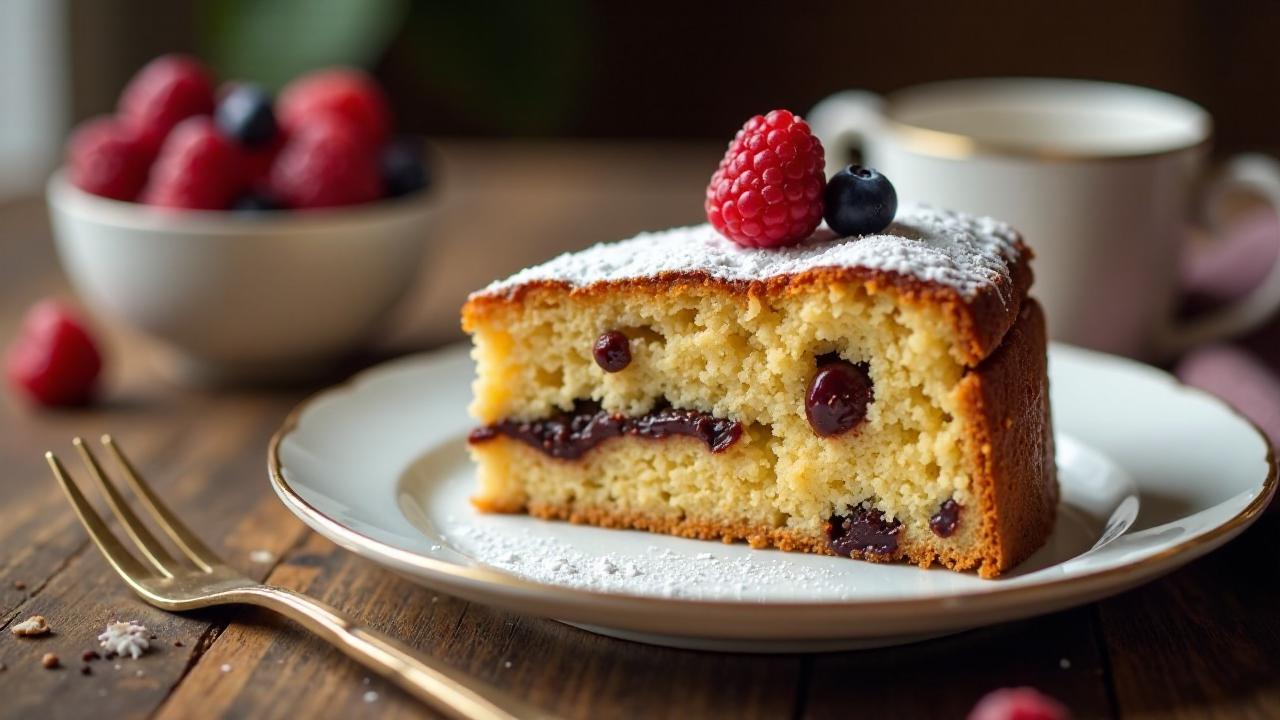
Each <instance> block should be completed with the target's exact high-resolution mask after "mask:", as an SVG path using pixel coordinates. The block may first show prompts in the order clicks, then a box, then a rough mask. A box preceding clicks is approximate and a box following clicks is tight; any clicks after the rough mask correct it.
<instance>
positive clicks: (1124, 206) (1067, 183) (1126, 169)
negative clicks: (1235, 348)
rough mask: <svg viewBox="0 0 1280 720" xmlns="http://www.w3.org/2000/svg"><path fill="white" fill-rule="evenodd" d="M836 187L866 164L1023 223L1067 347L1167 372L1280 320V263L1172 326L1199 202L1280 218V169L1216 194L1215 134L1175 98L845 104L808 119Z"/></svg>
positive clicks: (980, 95)
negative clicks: (1235, 196) (1147, 362)
mask: <svg viewBox="0 0 1280 720" xmlns="http://www.w3.org/2000/svg"><path fill="white" fill-rule="evenodd" d="M807 119H808V121H809V123H810V125H811V126H812V127H813V129H814V132H815V133H816V134H817V135H818V137H819V138H821V140H822V141H823V144H824V145H825V146H826V148H827V159H828V167H827V172H828V174H830V173H834V172H836V171H837V170H839V169H840V168H841V167H843V166H844V165H845V164H847V159H848V158H849V156H850V153H851V150H853V149H855V148H858V149H861V151H862V155H863V158H864V162H863V164H865V165H868V166H871V167H875V168H877V169H879V170H880V171H881V172H883V173H884V174H885V175H886V176H887V177H888V178H889V180H890V181H891V182H892V183H893V184H894V186H895V187H896V188H897V191H898V196H899V198H900V199H903V200H913V201H919V202H925V203H929V204H932V205H938V206H942V207H950V208H954V209H957V210H964V211H968V212H973V213H977V214H981V215H991V216H994V217H997V218H1000V219H1002V220H1006V221H1008V222H1010V223H1011V224H1013V226H1014V227H1016V228H1018V230H1019V231H1020V232H1021V233H1022V234H1023V236H1024V238H1025V239H1026V241H1027V243H1028V244H1029V245H1030V246H1031V247H1032V249H1033V250H1034V251H1035V254H1036V261H1035V264H1034V268H1035V273H1036V286H1035V293H1036V295H1037V296H1038V297H1039V298H1040V299H1041V301H1042V302H1043V303H1044V305H1045V308H1046V311H1047V313H1048V316H1049V331H1050V334H1051V335H1052V336H1053V337H1054V338H1056V339H1059V340H1064V341H1067V342H1071V343H1076V344H1079V345H1085V346H1088V347H1093V348H1096V349H1100V350H1105V351H1108V352H1114V353H1119V354H1123V355H1129V356H1133V357H1140V358H1148V359H1156V358H1164V357H1168V356H1170V355H1173V354H1175V353H1177V352H1180V351H1182V350H1185V349H1186V348H1188V347H1190V346H1191V345H1194V344H1197V343H1200V342H1203V341H1206V340H1211V339H1216V338H1221V337H1226V336H1230V335H1234V334H1238V333H1241V332H1244V331H1246V330H1248V329H1249V328H1252V327H1254V326H1255V325H1257V324H1259V323H1261V322H1262V321H1264V320H1266V319H1267V318H1268V317H1269V316H1270V315H1271V314H1272V312H1273V311H1274V310H1275V309H1276V308H1277V306H1280V263H1277V265H1276V266H1275V267H1273V268H1272V269H1271V271H1270V273H1269V274H1268V276H1267V278H1266V280H1265V281H1263V283H1262V284H1261V285H1259V286H1258V287H1257V288H1255V289H1254V290H1253V291H1252V292H1251V293H1249V294H1248V295H1246V296H1245V297H1243V298H1241V299H1240V300H1238V301H1236V302H1234V303H1231V304H1230V305H1228V306H1226V307H1223V308H1221V309H1219V310H1217V311H1216V312H1214V313H1211V314H1209V315H1208V316H1206V317H1203V318H1199V319H1197V320H1195V321H1192V322H1187V323H1177V322H1175V321H1174V320H1173V314H1172V313H1173V304H1174V300H1175V298H1176V296H1177V291H1178V277H1177V275H1178V260H1179V257H1180V254H1181V251H1182V244H1183V241H1184V240H1185V239H1186V237H1187V236H1188V229H1189V226H1190V223H1191V218H1192V217H1193V215H1194V212H1193V211H1194V210H1195V209H1196V201H1197V200H1199V201H1200V202H1202V203H1204V206H1203V207H1204V209H1205V210H1206V211H1207V212H1206V214H1205V216H1206V217H1207V219H1208V220H1209V221H1210V222H1213V221H1214V220H1215V218H1216V216H1217V214H1218V213H1217V212H1216V211H1217V210H1218V209H1219V208H1220V206H1221V204H1222V203H1221V200H1222V198H1223V197H1224V196H1226V195H1227V194H1229V193H1231V192H1236V191H1240V190H1246V191H1250V192H1253V193H1255V194H1257V195H1258V196H1260V197H1261V198H1263V199H1264V200H1266V201H1267V202H1269V203H1270V204H1271V205H1272V206H1273V207H1276V208H1277V209H1278V210H1280V164H1277V163H1276V162H1275V161H1274V160H1272V159H1270V158H1267V157H1263V156H1258V155H1241V156H1238V157H1235V158H1233V159H1231V160H1230V161H1229V162H1227V163H1226V165H1225V166H1224V168H1223V172H1222V173H1220V174H1219V175H1218V176H1217V177H1216V178H1214V179H1213V180H1211V181H1209V182H1208V183H1204V184H1202V183H1201V182H1200V181H1201V180H1202V178H1203V171H1204V162H1205V158H1206V155H1207V150H1208V146H1209V139H1210V136H1211V130H1212V121H1211V118H1210V117H1209V114H1208V113H1207V112H1205V110H1204V109H1203V108H1201V107H1199V106H1197V105H1195V104H1194V103H1192V102H1190V101H1188V100H1184V99H1182V98H1179V97H1175V96H1173V95H1169V94H1166V93H1162V92H1158V91H1155V90H1150V89H1146V88H1139V87H1133V86H1128V85H1116V84H1112V83H1102V82H1092V81H1083V80H1058V79H1038V78H991V79H976V80H957V81H948V82H939V83H931V84H927V85H920V86H916V87H911V88H907V89H905V90H900V91H897V92H894V93H892V94H890V95H888V96H887V97H880V96H878V95H875V94H872V93H869V92H863V91H856V90H853V91H846V92H841V93H838V94H836V95H832V96H831V97H829V98H827V99H826V100H823V101H822V102H821V103H819V104H818V105H817V106H816V107H814V108H813V110H812V111H811V112H810V113H809V114H808V116H807Z"/></svg>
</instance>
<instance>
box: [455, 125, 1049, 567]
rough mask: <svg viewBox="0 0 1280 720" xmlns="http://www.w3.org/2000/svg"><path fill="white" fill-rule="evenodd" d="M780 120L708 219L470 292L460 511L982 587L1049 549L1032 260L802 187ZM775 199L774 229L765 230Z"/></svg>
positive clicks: (1045, 435) (863, 180) (861, 176)
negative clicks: (899, 565) (952, 573)
mask: <svg viewBox="0 0 1280 720" xmlns="http://www.w3.org/2000/svg"><path fill="white" fill-rule="evenodd" d="M778 112H779V111H775V113H770V115H769V116H767V117H763V118H762V117H759V116H758V117H757V118H753V120H752V121H751V122H748V124H747V126H746V127H744V129H743V132H742V133H739V136H738V138H736V139H735V141H734V145H731V146H730V152H729V153H728V154H727V155H726V161H725V162H724V163H722V164H721V167H720V169H719V170H717V173H716V176H713V179H712V184H711V187H709V188H708V193H707V206H708V217H709V219H710V222H709V223H708V224H704V225H699V226H694V227H685V228H677V229H673V230H667V231H663V232H657V233H646V234H642V235H639V236H637V237H634V238H631V239H630V240H625V241H622V242H618V243H612V244H602V245H597V246H595V247H592V248H589V249H587V250H584V251H581V252H577V253H572V254H568V255H563V256H561V257H558V258H556V259H554V260H552V261H550V262H547V263H545V264H543V265H539V266H537V267H533V268H529V269H527V270H524V271H522V272H520V273H517V274H516V275H514V276H512V277H510V278H508V279H506V280H502V281H499V282H496V283H494V284H492V285H490V286H489V287H487V288H485V289H484V290H481V291H479V292H477V293H475V294H473V295H472V296H471V297H470V298H469V300H468V301H467V303H466V305H465V306H464V308H463V312H462V318H463V326H464V328H465V329H466V330H467V331H468V332H469V333H471V334H472V336H473V340H474V350H473V356H474V358H475V361H476V368H477V378H476V381H475V384H474V390H475V399H474V402H473V403H472V405H471V411H472V413H473V414H474V416H475V417H476V418H477V419H478V420H479V422H480V426H479V427H478V428H477V429H476V430H475V431H473V432H472V434H471V436H470V438H469V443H468V445H469V449H470V452H471V454H472V456H473V458H474V459H475V461H476V463H477V465H478V477H479V486H478V488H477V491H476V493H475V495H474V497H473V502H474V504H475V505H476V506H477V507H478V508H479V509H481V510H483V511H489V512H504V513H521V512H527V513H530V514H532V515H535V516H537V517H541V518H547V519H562V520H569V521H572V522H580V523H591V524H594V525H600V526H604V527H614V528H635V529H642V530H650V531H654V532H662V533H670V534H674V535H680V536H684V537H690V538H702V539H719V540H724V541H726V542H731V541H746V542H748V543H750V544H751V545H752V546H753V547H775V548H780V549H782V550H794V551H807V552H815V553H826V554H833V555H842V556H847V557H852V558H860V559H864V560H872V561H898V560H904V561H909V562H912V563H915V564H917V565H919V566H921V567H927V566H930V565H933V564H939V565H941V566H944V567H947V568H951V569H953V570H976V571H977V572H978V574H979V575H981V576H982V577H994V576H996V575H999V574H1000V573H1001V572H1002V571H1005V570H1007V569H1009V568H1010V567H1012V566H1014V565H1015V564H1017V563H1018V562H1020V561H1021V560H1023V559H1025V558H1026V557H1027V556H1028V555H1030V554H1031V553H1032V552H1034V551H1035V550H1036V549H1037V548H1038V547H1040V546H1041V545H1042V544H1043V543H1044V541H1045V539H1046V538H1047V536H1048V534H1049V532H1050V531H1051V529H1052V527H1053V523H1054V517H1055V513H1056V505H1057V499H1058V488H1057V481H1056V477H1055V470H1054V464H1053V441H1052V429H1051V427H1050V419H1049V396H1048V386H1047V376H1046V357H1045V349H1046V337H1045V329H1044V317H1043V314H1042V313H1041V310H1040V307H1039V305H1038V304H1037V303H1036V302H1035V300H1033V299H1031V298H1030V297H1028V295H1027V290H1028V288H1029V286H1030V285H1031V270H1030V267H1029V260H1030V257H1031V253H1030V251H1029V250H1028V249H1027V248H1026V246H1025V245H1024V244H1023V243H1022V241H1021V239H1020V238H1019V236H1018V235H1017V233H1015V232H1014V231H1013V230H1012V229H1011V228H1009V227H1008V226H1007V225H1005V224H1003V223H1001V222H998V221H996V220H993V219H990V218H980V217H973V216H969V215H965V214H962V213H958V212H952V211H946V210H940V209H935V208H931V207H928V206H923V205H906V206H904V207H902V208H900V209H899V208H897V202H896V198H895V197H891V196H892V188H891V186H888V183H887V181H884V180H883V178H882V176H879V175H878V174H877V173H875V172H874V171H865V170H862V169H860V168H850V169H849V170H847V171H845V172H844V173H841V175H848V177H844V178H843V179H841V177H840V176H836V177H833V178H832V181H831V183H830V184H827V183H825V182H824V183H821V184H819V186H818V187H817V189H816V193H815V192H813V189H812V188H810V187H808V186H807V183H809V181H810V180H812V177H810V176H807V175H805V173H804V172H800V171H799V170H797V169H796V168H795V167H793V166H792V165H789V164H788V162H789V161H790V160H792V159H793V158H799V159H800V160H803V161H805V162H804V163H803V164H804V167H803V168H801V170H805V171H808V170H810V169H811V163H809V162H808V160H809V157H806V155H808V156H812V155H817V156H818V157H819V158H821V146H820V144H818V143H817V141H816V140H812V141H811V142H807V143H806V142H805V141H804V140H803V138H802V137H801V135H802V134H803V135H805V136H807V132H808V128H807V126H804V125H803V121H802V120H800V119H799V118H796V117H794V116H792V115H790V114H789V113H787V114H786V116H785V117H782V118H778V117H777V113H778ZM782 112H785V111H782ZM753 123H755V127H754V128H753ZM779 128H781V130H782V134H781V138H780V139H779V134H778V133H776V132H773V131H774V130H778V129H779ZM797 128H799V130H797ZM800 131H803V133H801V132H800ZM753 132H756V134H759V135H762V136H764V142H760V141H753V140H752V139H751V138H752V133H753ZM797 138H800V139H799V140H797ZM752 142H755V144H756V146H757V150H755V151H754V154H753V155H752V157H749V158H747V162H745V163H743V162H738V161H737V160H736V158H737V157H738V155H739V154H740V153H736V152H735V147H736V146H744V147H747V148H750V147H751V146H750V143H752ZM779 142H791V143H792V145H793V147H791V148H789V149H784V150H783V151H776V148H777V145H778V143H779ZM759 147H766V148H767V149H768V148H772V149H774V150H775V152H774V157H772V158H770V157H763V158H762V157H761V155H762V153H761V151H760V150H759V149H758V148H759ZM748 152H753V151H751V150H749V149H748ZM770 161H772V162H773V163H774V166H775V167H781V168H782V173H781V180H779V182H780V183H781V187H780V190H781V192H780V193H773V192H771V191H769V190H768V189H767V188H769V187H770V186H769V184H768V183H769V182H770V180H769V178H770V174H769V172H768V171H769V169H770V165H769V162H770ZM821 167H822V164H821V163H820V162H819V163H818V164H817V165H816V169H817V172H818V174H819V175H818V177H821ZM752 173H754V175H752ZM744 174H746V175H749V177H748V178H747V181H746V182H740V181H741V179H742V177H743V175H744ZM774 178H775V179H778V174H776V173H775V174H774ZM792 181H795V182H799V183H800V184H802V185H806V186H805V187H803V188H801V189H800V190H799V191H796V189H795V188H794V187H789V186H788V185H787V182H792ZM726 185H727V189H726V192H724V193H720V192H719V188H721V187H723V186H726ZM885 187H887V188H888V190H887V191H886V190H885ZM833 188H835V189H834V190H833ZM751 192H754V193H756V194H757V195H758V196H761V197H757V198H756V199H755V200H752V199H751V198H746V199H745V200H744V199H743V198H744V195H745V194H746V193H751ZM824 196H825V199H824ZM770 197H773V198H780V199H779V200H778V201H777V202H770ZM842 198H846V199H847V198H853V200H852V202H854V203H855V204H856V207H853V208H850V207H847V206H845V205H847V202H849V201H848V200H846V199H842ZM876 200H879V201H882V202H880V203H879V206H878V205H877V202H876ZM756 201H759V202H761V203H763V205H764V207H763V208H762V209H759V211H757V212H751V211H752V210H753V208H752V207H751V205H752V203H753V202H756ZM788 203H791V205H788ZM824 203H825V206H824ZM777 204H782V205H783V212H782V213H781V216H782V217H783V224H784V225H786V227H784V229H783V231H781V232H778V231H770V229H769V227H768V216H767V215H765V213H767V212H768V211H769V209H770V208H771V207H773V206H774V205H777ZM795 204H806V207H804V208H801V209H795V207H793V205H795ZM713 205H714V206H715V207H714V213H713V208H712V206H713ZM815 205H816V206H817V207H818V211H817V216H816V218H815V217H814V214H813V207H814V206H815ZM744 208H745V209H746V210H747V211H748V212H746V213H744V212H743V209H744ZM886 208H887V210H886ZM895 211H896V212H895ZM824 214H825V215H826V217H827V224H826V225H822V226H818V222H819V221H820V220H821V218H822V217H823V215H824ZM776 216H777V214H776V213H775V217H776ZM754 218H761V220H760V222H759V223H756V225H753V224H752V223H753V222H754ZM877 218H879V219H877ZM890 219H892V221H891V222H890ZM885 223H889V224H888V225H887V227H885V226H884V225H885ZM775 224H776V223H775ZM757 225H762V226H757ZM850 226H857V228H855V229H852V230H851V229H850ZM832 228H836V229H835V230H833V229H832ZM850 232H854V233H857V234H853V235H850V236H848V237H841V235H846V234H848V233H850ZM745 233H751V235H750V236H749V239H750V240H751V242H740V241H739V240H737V239H735V238H734V235H735V234H739V235H742V234H745Z"/></svg>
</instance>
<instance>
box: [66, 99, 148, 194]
mask: <svg viewBox="0 0 1280 720" xmlns="http://www.w3.org/2000/svg"><path fill="white" fill-rule="evenodd" d="M151 158H152V154H151V153H150V152H148V151H147V150H146V149H145V148H144V147H143V145H142V143H141V142H139V139H138V136H137V135H136V134H135V133H134V132H133V131H132V130H130V129H129V128H127V127H125V126H124V125H122V124H121V123H120V122H119V121H117V120H116V119H115V118H110V117H100V118H94V119H92V120H87V121H85V122H84V123H81V125H80V126H79V127H77V128H76V129H75V131H74V132H73V133H71V138H70V139H69V140H68V141H67V177H68V179H69V180H70V181H71V184H72V185H75V186H76V187H78V188H80V189H81V190H84V191H85V192H89V193H93V194H94V195H101V196H102V197H108V198H113V199H116V200H133V199H134V198H136V197H137V196H138V193H139V192H141V191H142V186H143V185H145V184H146V182H147V172H148V170H149V169H150V167H151Z"/></svg>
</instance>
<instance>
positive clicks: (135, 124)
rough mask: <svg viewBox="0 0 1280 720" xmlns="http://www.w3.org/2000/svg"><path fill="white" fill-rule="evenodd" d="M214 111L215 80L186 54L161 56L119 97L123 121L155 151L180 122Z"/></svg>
mask: <svg viewBox="0 0 1280 720" xmlns="http://www.w3.org/2000/svg"><path fill="white" fill-rule="evenodd" d="M212 112H213V80H212V78H211V76H210V75H209V72H208V71H207V70H205V68H204V66H203V65H201V64H200V62H199V61H198V60H196V59H194V58H190V57H187V56H186V55H162V56H160V57H158V58H156V59H155V60H152V61H151V62H149V63H147V64H146V66H144V67H143V68H142V69H141V70H139V71H138V74H137V75H134V76H133V79H132V80H130V81H129V84H128V85H127V86H125V89H124V92H123V93H121V94H120V106H119V115H120V119H121V120H122V121H123V122H124V123H125V124H126V125H128V126H129V127H130V128H131V129H133V130H134V131H135V132H137V133H138V136H139V138H140V139H141V141H142V142H143V144H144V145H145V146H146V147H147V148H148V149H150V150H151V151H152V152H155V151H156V150H158V149H159V148H160V146H161V145H163V144H164V140H165V138H166V137H168V135H169V131H171V130H172V129H173V128H174V127H175V126H176V125H177V124H178V123H180V122H182V121H183V120H185V119H187V118H189V117H191V116H192V115H208V114H210V113H212Z"/></svg>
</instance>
